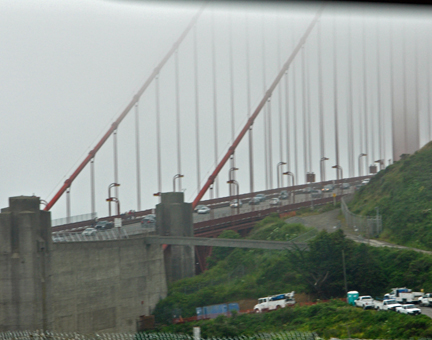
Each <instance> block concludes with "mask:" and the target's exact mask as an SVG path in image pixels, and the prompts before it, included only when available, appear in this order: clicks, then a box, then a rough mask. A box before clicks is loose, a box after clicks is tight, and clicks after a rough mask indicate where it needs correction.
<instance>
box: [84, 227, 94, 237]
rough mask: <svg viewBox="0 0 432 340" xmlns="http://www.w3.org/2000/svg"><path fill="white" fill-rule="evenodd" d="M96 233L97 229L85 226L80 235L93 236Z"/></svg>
mask: <svg viewBox="0 0 432 340" xmlns="http://www.w3.org/2000/svg"><path fill="white" fill-rule="evenodd" d="M96 233H97V230H96V229H95V228H86V229H85V230H84V231H83V232H82V233H81V235H82V236H95V235H96Z"/></svg>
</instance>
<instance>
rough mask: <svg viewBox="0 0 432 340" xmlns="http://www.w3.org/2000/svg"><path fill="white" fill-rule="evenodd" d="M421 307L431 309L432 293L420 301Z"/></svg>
mask: <svg viewBox="0 0 432 340" xmlns="http://www.w3.org/2000/svg"><path fill="white" fill-rule="evenodd" d="M418 301H419V304H420V306H426V307H430V306H431V305H432V293H426V294H424V295H423V296H422V297H419V299H418Z"/></svg>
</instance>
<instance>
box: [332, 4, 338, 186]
mask: <svg viewBox="0 0 432 340" xmlns="http://www.w3.org/2000/svg"><path fill="white" fill-rule="evenodd" d="M334 15H335V16H334V19H333V39H334V42H333V74H334V76H333V84H334V90H333V101H334V117H335V118H334V121H335V149H336V166H337V168H336V174H337V177H336V178H337V179H339V127H338V102H337V88H338V86H337V69H336V68H337V58H336V55H337V51H336V13H335V14H334Z"/></svg>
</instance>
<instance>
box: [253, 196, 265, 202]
mask: <svg viewBox="0 0 432 340" xmlns="http://www.w3.org/2000/svg"><path fill="white" fill-rule="evenodd" d="M255 197H256V198H258V199H259V200H260V202H264V201H265V200H266V199H267V196H266V195H264V194H258V195H256V196H255Z"/></svg>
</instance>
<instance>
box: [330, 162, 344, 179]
mask: <svg viewBox="0 0 432 340" xmlns="http://www.w3.org/2000/svg"><path fill="white" fill-rule="evenodd" d="M332 169H337V177H338V179H339V170H340V173H341V176H340V178H341V179H342V178H343V171H342V167H341V166H340V165H338V164H336V165H333V166H332Z"/></svg>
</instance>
